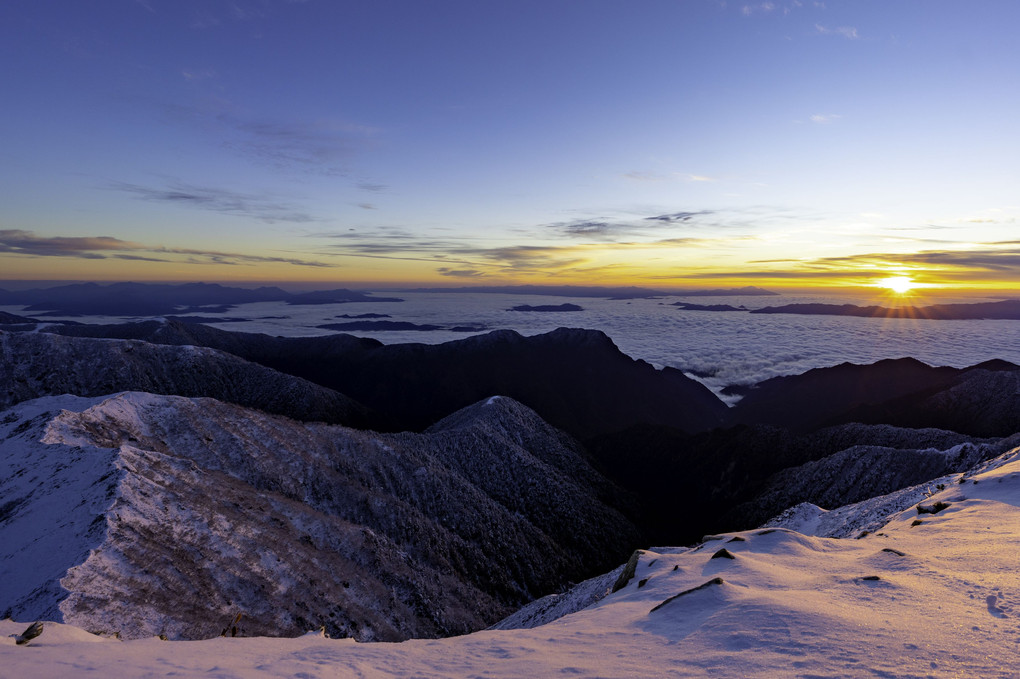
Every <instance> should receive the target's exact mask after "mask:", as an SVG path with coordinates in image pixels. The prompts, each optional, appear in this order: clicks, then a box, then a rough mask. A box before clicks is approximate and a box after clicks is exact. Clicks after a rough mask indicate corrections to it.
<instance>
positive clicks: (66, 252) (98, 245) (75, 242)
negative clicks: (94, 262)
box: [0, 229, 333, 267]
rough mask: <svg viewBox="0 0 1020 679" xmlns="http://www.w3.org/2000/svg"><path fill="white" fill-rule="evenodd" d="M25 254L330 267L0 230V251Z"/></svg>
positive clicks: (101, 238)
mask: <svg viewBox="0 0 1020 679" xmlns="http://www.w3.org/2000/svg"><path fill="white" fill-rule="evenodd" d="M2 253H5V254H9V255H20V256H25V257H73V258H78V259H121V260H131V261H144V262H158V263H169V262H180V261H182V260H181V258H180V257H168V256H167V255H179V256H181V257H184V260H183V261H185V262H187V263H190V264H219V265H222V264H226V265H255V264H267V263H282V264H292V265H294V266H309V267H331V266H333V265H332V264H329V263H326V262H322V261H316V260H307V259H298V258H293V257H277V256H272V255H252V254H246V253H239V252H223V251H217V250H201V249H189V248H169V247H164V246H159V245H147V244H144V243H136V242H133V241H126V240H121V239H120V238H114V237H112V236H38V235H36V234H35V233H33V232H31V231H25V230H22V229H3V230H0V254H2Z"/></svg>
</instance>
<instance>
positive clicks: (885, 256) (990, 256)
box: [692, 241, 1020, 285]
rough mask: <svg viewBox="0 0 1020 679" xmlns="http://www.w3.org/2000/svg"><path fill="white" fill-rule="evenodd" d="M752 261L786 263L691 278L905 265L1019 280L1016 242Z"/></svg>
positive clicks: (857, 273)
mask: <svg viewBox="0 0 1020 679" xmlns="http://www.w3.org/2000/svg"><path fill="white" fill-rule="evenodd" d="M751 263H754V264H783V263H786V264H788V265H789V268H787V269H785V270H767V271H747V272H723V273H704V274H696V275H693V276H692V277H695V278H702V277H703V278H727V277H728V278H736V277H740V278H745V277H746V278H790V279H810V278H819V279H824V278H844V279H845V278H855V277H856V278H860V277H864V278H872V277H876V276H878V277H881V276H887V275H888V272H889V270H890V269H894V268H906V269H909V270H910V271H911V273H913V275H915V276H917V275H923V276H924V277H926V278H928V279H929V280H931V281H932V282H938V281H946V282H949V281H1001V282H1004V283H1010V284H1014V285H1015V284H1016V283H1017V282H1018V279H1020V274H1018V273H1017V272H1018V271H1020V242H1017V241H1002V242H996V243H983V244H978V245H977V246H976V247H973V248H969V249H953V250H949V249H939V250H922V251H919V252H908V253H894V252H870V253H861V254H854V255H845V256H840V257H823V258H819V259H814V260H806V261H799V260H793V259H789V260H757V261H754V262H751Z"/></svg>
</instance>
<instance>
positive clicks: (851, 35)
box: [815, 24, 861, 40]
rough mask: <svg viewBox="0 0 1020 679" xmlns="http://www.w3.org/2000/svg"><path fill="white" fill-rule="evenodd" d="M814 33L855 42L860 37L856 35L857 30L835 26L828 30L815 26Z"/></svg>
mask: <svg viewBox="0 0 1020 679" xmlns="http://www.w3.org/2000/svg"><path fill="white" fill-rule="evenodd" d="M815 32H816V33H818V34H819V35H841V36H843V37H844V38H847V39H848V40H856V39H858V38H859V37H861V36H860V35H859V34H858V33H857V29H856V28H854V27H853V26H837V27H836V28H829V27H828V26H823V25H822V24H815Z"/></svg>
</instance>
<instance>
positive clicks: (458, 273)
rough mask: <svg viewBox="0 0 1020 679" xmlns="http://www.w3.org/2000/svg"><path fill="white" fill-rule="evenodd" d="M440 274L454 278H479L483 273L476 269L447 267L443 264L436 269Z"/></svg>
mask: <svg viewBox="0 0 1020 679" xmlns="http://www.w3.org/2000/svg"><path fill="white" fill-rule="evenodd" d="M436 271H437V272H438V273H439V275H440V276H452V277H454V278H480V277H482V276H485V273H484V272H482V271H478V270H477V269H448V268H446V267H445V266H443V267H439V268H438V269H436Z"/></svg>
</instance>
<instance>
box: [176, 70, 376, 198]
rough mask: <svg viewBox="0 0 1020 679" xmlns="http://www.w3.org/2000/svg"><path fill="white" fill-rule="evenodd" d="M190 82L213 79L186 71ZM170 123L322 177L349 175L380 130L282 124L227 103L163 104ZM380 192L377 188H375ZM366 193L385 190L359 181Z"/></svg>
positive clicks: (327, 123)
mask: <svg viewBox="0 0 1020 679" xmlns="http://www.w3.org/2000/svg"><path fill="white" fill-rule="evenodd" d="M182 75H183V77H184V78H186V79H188V80H191V81H200V80H204V79H212V78H214V77H215V73H214V72H213V71H211V70H202V69H197V70H186V71H183V72H182ZM156 106H158V107H159V108H160V109H161V110H162V112H163V114H164V116H165V118H166V119H167V121H168V122H171V123H173V124H177V125H183V126H186V127H189V128H191V129H193V130H196V131H199V132H201V133H203V134H205V135H210V136H212V137H213V138H214V140H215V141H214V143H215V144H217V145H218V146H219V147H220V148H223V149H225V150H227V151H229V152H231V153H233V154H235V155H238V156H241V157H244V158H247V159H248V160H250V161H253V162H256V163H258V164H260V165H263V166H266V167H269V168H272V169H274V170H278V171H287V172H302V173H310V174H319V175H324V176H331V177H336V176H348V175H350V174H351V173H352V170H351V168H350V165H351V161H352V160H353V159H354V158H355V157H356V156H357V155H358V154H360V153H363V152H365V151H366V150H367V149H369V148H370V147H371V146H372V145H373V139H374V138H375V137H376V136H377V135H378V133H379V132H380V130H379V129H378V128H376V127H373V126H371V125H363V124H358V123H354V122H350V121H347V120H343V119H340V118H326V119H318V120H299V119H290V120H280V119H275V120H273V119H266V118H255V117H246V116H243V115H239V114H237V113H236V112H233V111H232V110H230V108H231V107H230V105H229V103H228V102H222V101H219V103H218V104H216V105H215V106H210V107H207V108H199V107H195V106H188V105H184V104H179V103H176V102H175V103H168V102H160V103H157V104H156ZM375 187H379V188H375ZM359 188H364V189H365V190H369V191H371V190H381V189H385V188H386V187H385V185H382V184H378V183H372V182H367V181H365V180H363V179H362V180H360V181H359Z"/></svg>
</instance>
